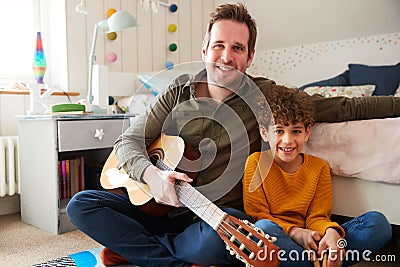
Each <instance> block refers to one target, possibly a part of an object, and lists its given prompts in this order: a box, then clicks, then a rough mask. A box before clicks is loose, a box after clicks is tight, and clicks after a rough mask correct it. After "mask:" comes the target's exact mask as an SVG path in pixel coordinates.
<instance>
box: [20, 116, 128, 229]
mask: <svg viewBox="0 0 400 267" xmlns="http://www.w3.org/2000/svg"><path fill="white" fill-rule="evenodd" d="M18 119H19V121H18V136H19V163H20V188H21V220H22V221H23V222H25V223H28V224H31V225H33V226H36V227H39V228H40V229H43V230H46V231H48V232H51V233H53V234H60V233H63V232H67V231H71V230H74V229H75V227H74V226H73V225H72V224H71V222H70V220H69V218H68V216H67V214H66V212H65V207H66V205H67V203H68V201H69V199H70V197H71V196H72V195H69V196H68V197H65V196H64V197H62V196H61V190H60V186H61V184H62V182H63V181H61V177H60V176H61V173H60V169H59V168H60V167H59V166H60V163H61V162H62V161H68V160H70V159H74V158H80V159H83V160H84V163H85V170H86V164H90V165H92V166H93V164H97V166H98V167H99V168H101V166H102V165H103V164H104V162H105V161H106V159H107V157H108V155H109V153H110V152H111V150H112V148H113V145H114V142H115V140H116V139H117V137H118V136H119V135H121V134H122V133H123V132H124V131H125V130H126V129H127V128H128V127H129V124H130V119H129V117H127V116H125V115H122V116H119V115H83V116H82V115H62V116H50V115H36V116H18ZM71 172H72V170H71ZM83 173H84V174H85V173H86V171H85V172H83ZM71 177H72V178H70V179H74V177H75V176H72V175H71ZM97 178H98V177H88V175H86V176H85V182H90V183H91V184H95V183H96V181H92V180H91V179H97ZM75 179H76V178H75ZM64 182H65V181H64ZM92 182H94V183H92ZM70 183H71V184H72V183H73V181H71V182H70ZM85 184H86V183H85ZM83 189H86V188H83Z"/></svg>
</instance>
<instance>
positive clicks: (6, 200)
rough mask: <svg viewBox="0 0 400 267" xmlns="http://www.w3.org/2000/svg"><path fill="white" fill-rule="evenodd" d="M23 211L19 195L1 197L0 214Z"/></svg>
mask: <svg viewBox="0 0 400 267" xmlns="http://www.w3.org/2000/svg"><path fill="white" fill-rule="evenodd" d="M20 211H21V206H20V197H19V195H13V196H5V197H2V198H0V215H6V214H13V213H17V212H20Z"/></svg>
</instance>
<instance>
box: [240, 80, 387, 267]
mask: <svg viewBox="0 0 400 267" xmlns="http://www.w3.org/2000/svg"><path fill="white" fill-rule="evenodd" d="M279 87H280V88H279V89H280V90H271V91H269V93H268V94H267V95H266V100H267V101H268V103H269V107H270V110H271V112H272V117H273V119H272V117H271V116H270V114H269V109H268V103H266V102H265V100H264V101H259V103H257V105H258V107H259V110H258V111H257V112H258V114H256V116H257V118H258V123H259V131H260V134H261V137H262V138H263V140H264V141H265V142H269V144H270V147H271V149H275V150H274V153H275V155H273V156H271V151H264V152H255V153H253V154H252V155H250V156H249V158H248V160H247V163H246V167H245V173H244V178H243V201H244V210H245V213H246V214H247V215H249V216H251V217H252V218H254V219H255V220H256V221H257V222H256V223H255V225H256V226H258V227H259V228H260V229H262V230H263V231H264V232H266V233H268V234H270V235H272V236H276V237H277V242H276V245H277V246H278V247H280V249H281V250H283V251H284V252H282V254H281V258H280V260H281V266H311V265H312V264H311V262H310V260H315V259H316V257H321V256H323V254H324V253H328V254H326V255H327V262H328V266H341V264H342V261H343V264H344V265H346V266H347V265H349V264H353V263H355V262H357V261H359V260H360V259H351V258H350V259H347V258H345V247H344V246H343V245H342V242H343V238H344V237H345V236H346V241H347V246H346V250H347V249H349V250H357V251H365V250H367V249H368V250H370V251H372V252H375V251H376V250H378V249H379V248H380V247H381V246H383V245H384V244H385V243H386V242H387V241H389V240H390V238H391V227H390V224H389V223H388V221H387V220H386V218H385V217H384V215H382V214H381V213H378V212H368V213H366V214H364V215H362V216H360V217H357V218H355V219H353V220H351V221H349V222H347V223H345V224H343V225H339V224H337V223H335V222H332V221H331V220H330V215H331V209H332V186H331V176H330V169H329V166H328V164H327V163H326V162H325V161H324V160H323V159H320V158H317V157H314V156H312V155H308V154H304V153H302V148H303V145H304V143H305V142H307V140H308V138H309V136H310V133H311V127H312V125H313V124H314V111H315V107H314V104H313V102H312V100H311V99H310V98H309V97H308V95H307V93H305V92H303V91H300V90H298V89H295V88H287V87H284V86H279ZM273 121H274V122H273ZM268 159H272V160H270V161H268ZM271 162H272V165H271V169H270V170H269V172H268V173H267V174H265V173H264V175H263V174H260V170H263V169H265V165H267V166H269V164H271ZM263 165H264V166H263ZM267 169H268V168H267ZM265 175H266V177H265ZM377 232H379V233H380V235H379V237H378V235H377V234H376V233H377ZM366 241H368V242H366ZM308 255H310V256H308ZM360 255H361V253H360Z"/></svg>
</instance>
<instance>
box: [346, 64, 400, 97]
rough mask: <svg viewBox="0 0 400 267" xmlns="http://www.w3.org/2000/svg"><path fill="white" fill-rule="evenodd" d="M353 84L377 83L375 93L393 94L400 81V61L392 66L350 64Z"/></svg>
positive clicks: (350, 75)
mask: <svg viewBox="0 0 400 267" xmlns="http://www.w3.org/2000/svg"><path fill="white" fill-rule="evenodd" d="M349 77H350V84H351V85H363V84H375V85H376V88H375V92H374V93H373V95H393V94H394V92H395V91H396V89H397V86H398V85H399V82H400V63H398V64H397V65H392V66H367V65H361V64H349Z"/></svg>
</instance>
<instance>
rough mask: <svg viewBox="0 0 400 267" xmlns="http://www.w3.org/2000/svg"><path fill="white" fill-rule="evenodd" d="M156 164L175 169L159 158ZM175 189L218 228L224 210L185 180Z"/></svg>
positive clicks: (223, 215) (205, 219)
mask: <svg viewBox="0 0 400 267" xmlns="http://www.w3.org/2000/svg"><path fill="white" fill-rule="evenodd" d="M155 165H156V166H157V167H158V168H159V169H161V170H169V171H173V170H172V169H171V168H170V167H169V166H168V165H167V164H165V163H164V162H163V161H162V160H157V162H156V164H155ZM175 191H176V195H177V196H178V199H179V201H180V202H181V203H182V204H183V205H185V206H186V207H188V208H189V209H190V210H191V211H193V212H194V213H195V214H196V215H197V216H199V217H200V219H202V220H203V221H205V222H206V223H207V224H209V225H210V226H211V227H212V228H213V229H214V230H217V228H218V227H219V225H220V224H221V222H222V221H223V220H224V219H225V217H226V215H227V214H226V213H225V212H224V211H222V210H221V209H220V208H218V206H217V205H215V204H214V203H212V202H211V201H210V200H209V199H208V198H206V197H205V196H203V195H202V194H201V193H200V192H199V191H197V190H196V189H195V188H194V187H193V186H191V185H190V184H188V183H187V182H185V181H177V182H176V184H175Z"/></svg>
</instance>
